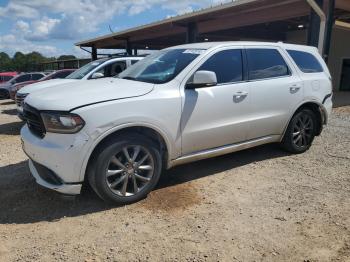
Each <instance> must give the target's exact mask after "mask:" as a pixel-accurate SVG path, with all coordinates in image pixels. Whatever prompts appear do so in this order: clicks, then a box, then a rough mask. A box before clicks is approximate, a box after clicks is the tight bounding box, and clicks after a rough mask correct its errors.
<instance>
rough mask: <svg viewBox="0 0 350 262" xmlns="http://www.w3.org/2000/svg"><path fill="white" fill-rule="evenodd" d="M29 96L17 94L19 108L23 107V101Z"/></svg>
mask: <svg viewBox="0 0 350 262" xmlns="http://www.w3.org/2000/svg"><path fill="white" fill-rule="evenodd" d="M27 95H28V94H18V93H17V94H16V104H17V106H19V107H22V106H23V101H24V99H25V98H26V97H27Z"/></svg>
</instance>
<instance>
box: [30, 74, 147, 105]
mask: <svg viewBox="0 0 350 262" xmlns="http://www.w3.org/2000/svg"><path fill="white" fill-rule="evenodd" d="M153 87H154V85H153V84H149V83H143V82H142V83H141V82H137V81H131V80H125V79H119V78H103V79H97V80H79V81H76V82H74V83H68V84H61V85H57V86H54V87H51V88H45V89H43V90H41V91H38V92H33V93H32V94H30V95H29V96H27V98H26V99H25V103H27V104H29V105H30V106H33V107H35V108H36V109H38V110H55V111H70V110H72V109H74V108H77V107H82V106H86V105H89V104H94V103H99V102H104V101H109V100H114V99H122V98H131V97H136V96H142V95H145V94H147V93H149V92H151V91H152V89H153ZM23 89H24V88H23Z"/></svg>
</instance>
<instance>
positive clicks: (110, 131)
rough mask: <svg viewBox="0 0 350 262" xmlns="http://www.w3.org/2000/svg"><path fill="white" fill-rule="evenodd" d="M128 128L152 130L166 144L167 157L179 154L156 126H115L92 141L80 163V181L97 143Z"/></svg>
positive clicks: (130, 124)
mask: <svg viewBox="0 0 350 262" xmlns="http://www.w3.org/2000/svg"><path fill="white" fill-rule="evenodd" d="M128 127H147V128H150V129H153V130H154V131H156V132H157V133H159V134H160V135H161V136H162V138H163V139H164V141H165V143H166V146H167V149H168V152H169V156H174V155H178V154H179V152H176V149H175V148H174V147H173V146H172V145H173V144H175V143H171V142H170V139H169V136H168V135H167V134H166V132H164V131H163V130H162V129H161V128H159V127H158V126H155V125H153V124H150V123H146V122H132V123H125V124H121V125H118V126H115V127H112V128H110V129H108V130H107V131H105V132H104V133H102V134H100V135H99V136H98V137H97V138H96V139H94V141H93V143H92V144H91V145H90V147H89V149H88V151H87V153H86V154H85V156H84V160H83V162H82V165H81V168H80V174H79V179H80V181H84V177H85V173H86V167H87V164H88V162H89V159H90V157H91V154H92V152H93V151H94V150H95V148H96V147H97V146H98V145H99V143H100V142H101V141H102V140H103V139H104V138H106V137H107V136H109V135H110V134H113V133H115V132H117V131H119V130H122V129H125V128H128ZM170 158H171V157H170ZM168 161H170V160H168Z"/></svg>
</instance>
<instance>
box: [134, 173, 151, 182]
mask: <svg viewBox="0 0 350 262" xmlns="http://www.w3.org/2000/svg"><path fill="white" fill-rule="evenodd" d="M134 176H135V178H137V179H139V180H142V181H143V182H149V181H150V180H151V179H150V178H149V177H144V176H140V175H139V174H136V173H135V174H134Z"/></svg>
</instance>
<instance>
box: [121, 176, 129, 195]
mask: <svg viewBox="0 0 350 262" xmlns="http://www.w3.org/2000/svg"><path fill="white" fill-rule="evenodd" d="M128 182H129V176H127V175H126V176H125V178H124V184H123V188H122V195H123V196H125V195H126V189H127V187H128Z"/></svg>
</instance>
